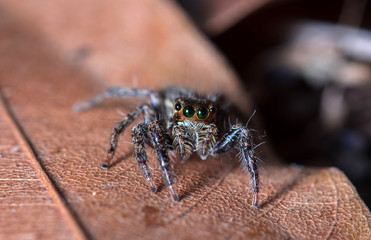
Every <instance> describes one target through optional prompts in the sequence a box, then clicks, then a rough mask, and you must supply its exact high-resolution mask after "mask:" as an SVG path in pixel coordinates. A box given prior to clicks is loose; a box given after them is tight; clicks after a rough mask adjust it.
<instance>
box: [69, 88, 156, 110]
mask: <svg viewBox="0 0 371 240" xmlns="http://www.w3.org/2000/svg"><path fill="white" fill-rule="evenodd" d="M114 97H120V98H129V97H135V98H145V97H149V98H150V100H151V103H152V105H157V104H158V102H159V101H160V100H159V96H158V94H157V93H156V92H154V91H152V90H149V89H145V88H143V89H135V88H126V87H112V88H109V89H107V90H106V91H105V92H103V93H100V94H98V95H96V96H95V97H94V98H92V99H91V100H89V101H86V102H82V103H77V104H75V105H74V106H73V110H74V111H75V112H82V111H85V110H87V109H90V108H93V107H94V106H96V105H98V104H99V103H101V102H103V101H104V100H105V99H109V98H114Z"/></svg>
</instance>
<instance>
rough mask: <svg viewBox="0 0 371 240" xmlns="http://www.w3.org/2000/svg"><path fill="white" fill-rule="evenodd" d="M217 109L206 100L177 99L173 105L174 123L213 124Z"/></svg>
mask: <svg viewBox="0 0 371 240" xmlns="http://www.w3.org/2000/svg"><path fill="white" fill-rule="evenodd" d="M216 114H217V108H216V107H215V103H214V102H212V101H210V100H207V99H199V98H196V99H195V98H178V99H176V101H175V104H174V120H175V122H185V121H191V122H195V123H205V124H210V123H215V120H216Z"/></svg>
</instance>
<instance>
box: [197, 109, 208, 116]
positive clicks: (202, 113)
mask: <svg viewBox="0 0 371 240" xmlns="http://www.w3.org/2000/svg"><path fill="white" fill-rule="evenodd" d="M207 115H209V111H208V110H207V108H205V107H200V108H199V109H197V117H198V118H199V119H205V118H207Z"/></svg>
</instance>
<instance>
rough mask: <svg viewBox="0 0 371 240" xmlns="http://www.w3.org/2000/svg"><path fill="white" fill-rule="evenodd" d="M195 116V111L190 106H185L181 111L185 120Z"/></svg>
mask: <svg viewBox="0 0 371 240" xmlns="http://www.w3.org/2000/svg"><path fill="white" fill-rule="evenodd" d="M194 114H195V109H194V108H193V107H192V106H186V107H185V108H184V109H183V115H184V116H185V117H187V118H190V117H192V116H193V115H194Z"/></svg>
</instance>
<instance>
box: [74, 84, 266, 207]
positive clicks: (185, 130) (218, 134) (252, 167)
mask: <svg viewBox="0 0 371 240" xmlns="http://www.w3.org/2000/svg"><path fill="white" fill-rule="evenodd" d="M110 97H140V98H143V97H148V98H149V103H146V104H143V105H141V106H138V107H137V108H136V110H135V111H133V112H131V113H129V114H128V115H127V116H126V117H125V118H124V119H123V120H122V121H121V122H119V123H118V124H117V125H116V126H115V127H114V128H113V132H112V135H111V139H110V147H109V150H108V153H107V157H106V160H105V162H104V163H103V165H102V168H108V167H109V166H110V163H111V160H112V159H113V157H114V154H115V151H116V148H117V142H118V138H119V135H120V134H121V133H122V132H123V131H124V130H125V129H126V128H127V127H128V126H129V125H130V124H131V123H133V122H134V120H135V119H137V118H138V117H139V116H140V115H143V118H144V119H143V121H142V122H140V123H138V124H136V125H135V126H134V127H133V130H132V141H133V143H134V153H135V156H136V159H137V162H138V165H139V167H140V168H141V170H142V172H143V174H144V177H145V178H146V180H147V182H148V184H149V185H150V188H151V190H152V191H153V192H156V191H157V188H156V185H155V184H154V182H153V180H152V174H151V171H150V168H149V167H148V165H147V161H148V160H147V153H146V146H150V147H152V148H153V149H154V152H155V154H156V158H157V161H158V163H159V166H160V168H161V170H162V172H163V177H164V181H165V183H166V184H168V186H169V189H170V193H171V195H172V197H173V199H174V201H179V196H178V193H177V190H176V188H175V186H174V183H175V181H174V173H173V170H172V166H171V162H170V159H169V156H168V152H169V151H176V152H177V153H178V154H179V156H180V159H181V161H182V162H184V161H185V160H187V158H189V157H190V155H191V154H192V153H193V152H196V153H197V154H198V156H199V157H200V158H201V159H203V160H205V159H206V158H207V157H208V156H210V155H212V156H213V155H216V154H218V153H223V152H227V151H229V150H231V149H237V150H238V151H239V154H240V161H241V165H242V166H243V167H244V169H246V171H248V172H249V173H250V174H251V179H252V181H251V182H252V183H251V184H252V190H253V194H254V195H253V201H252V205H253V206H254V207H255V208H257V207H258V193H259V173H258V168H257V157H256V156H255V155H254V149H255V147H256V146H255V145H254V142H253V136H252V134H251V131H250V129H248V128H247V126H245V125H243V124H239V123H237V124H235V125H232V126H229V127H228V128H226V127H225V123H226V120H229V119H230V114H229V108H228V105H226V104H223V102H222V98H221V97H220V95H211V96H208V97H205V96H201V95H199V94H197V93H195V92H193V91H189V90H186V89H183V88H166V89H164V90H162V91H158V92H156V91H151V90H148V89H131V88H122V87H114V88H111V89H109V90H107V91H106V92H104V93H102V94H99V95H97V96H96V97H95V98H93V99H92V100H90V101H88V102H85V103H82V104H77V105H75V110H76V111H82V110H85V109H89V108H91V107H93V106H95V105H96V104H98V103H100V102H102V101H103V100H104V99H106V98H110Z"/></svg>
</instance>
